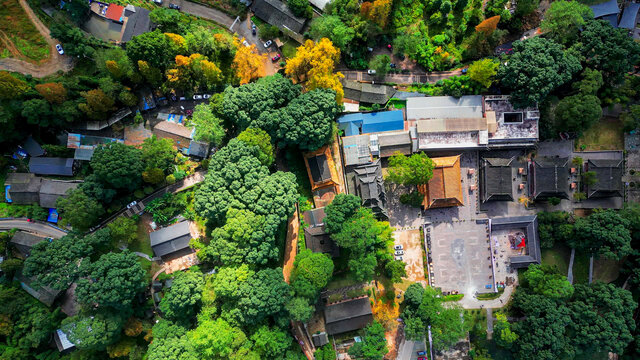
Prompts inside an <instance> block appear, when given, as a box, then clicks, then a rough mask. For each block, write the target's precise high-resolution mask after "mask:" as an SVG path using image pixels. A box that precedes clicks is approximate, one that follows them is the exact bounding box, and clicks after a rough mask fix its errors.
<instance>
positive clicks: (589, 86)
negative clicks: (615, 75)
mask: <svg viewBox="0 0 640 360" xmlns="http://www.w3.org/2000/svg"><path fill="white" fill-rule="evenodd" d="M602 85H604V80H603V79H602V73H601V72H600V71H598V70H593V69H589V68H585V69H584V71H583V72H582V80H580V81H578V82H576V83H573V88H574V89H576V90H578V91H579V92H580V93H581V94H584V95H597V94H598V90H600V88H601V87H602Z"/></svg>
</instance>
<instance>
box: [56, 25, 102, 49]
mask: <svg viewBox="0 0 640 360" xmlns="http://www.w3.org/2000/svg"><path fill="white" fill-rule="evenodd" d="M49 30H50V33H51V37H52V38H54V39H58V40H59V41H60V42H61V43H62V46H63V47H64V53H65V55H70V56H73V57H88V58H92V57H93V56H94V55H95V49H94V46H98V45H101V44H102V42H101V41H100V40H98V39H96V38H94V37H92V36H90V37H87V36H85V33H84V32H82V30H80V28H78V27H76V26H72V25H69V24H67V23H64V22H60V21H58V22H54V23H53V24H52V25H51V27H50V28H49Z"/></svg>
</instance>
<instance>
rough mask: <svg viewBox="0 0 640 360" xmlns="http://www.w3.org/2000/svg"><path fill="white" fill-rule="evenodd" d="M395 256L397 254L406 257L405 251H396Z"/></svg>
mask: <svg viewBox="0 0 640 360" xmlns="http://www.w3.org/2000/svg"><path fill="white" fill-rule="evenodd" d="M395 254H396V255H404V251H402V250H396V252H395Z"/></svg>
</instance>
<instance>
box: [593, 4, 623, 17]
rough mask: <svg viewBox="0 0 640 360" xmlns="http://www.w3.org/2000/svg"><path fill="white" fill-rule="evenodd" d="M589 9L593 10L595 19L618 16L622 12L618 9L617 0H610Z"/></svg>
mask: <svg viewBox="0 0 640 360" xmlns="http://www.w3.org/2000/svg"><path fill="white" fill-rule="evenodd" d="M589 7H590V8H591V10H593V17H594V18H596V19H597V18H599V17H603V16H605V15H611V14H616V15H617V14H618V13H619V12H620V9H619V8H618V1H616V0H609V1H607V2H603V3H600V4H595V5H591V6H589Z"/></svg>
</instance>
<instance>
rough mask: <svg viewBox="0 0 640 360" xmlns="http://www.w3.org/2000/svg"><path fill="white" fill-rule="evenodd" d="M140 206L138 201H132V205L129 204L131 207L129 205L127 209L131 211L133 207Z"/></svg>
mask: <svg viewBox="0 0 640 360" xmlns="http://www.w3.org/2000/svg"><path fill="white" fill-rule="evenodd" d="M136 205H138V202H137V201H132V202H131V203H129V205H127V209H131V208H132V207H134V206H136Z"/></svg>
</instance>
